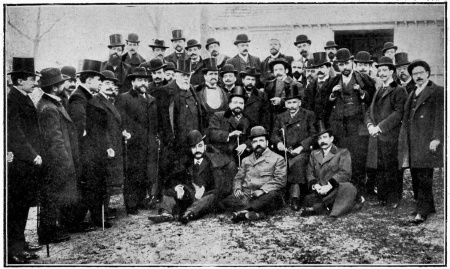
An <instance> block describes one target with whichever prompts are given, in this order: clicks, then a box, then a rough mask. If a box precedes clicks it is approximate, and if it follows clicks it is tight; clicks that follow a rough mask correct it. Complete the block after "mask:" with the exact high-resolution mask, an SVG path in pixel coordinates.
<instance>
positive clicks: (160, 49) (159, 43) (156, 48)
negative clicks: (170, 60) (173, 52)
mask: <svg viewBox="0 0 450 269" xmlns="http://www.w3.org/2000/svg"><path fill="white" fill-rule="evenodd" d="M148 46H149V47H150V48H152V53H153V54H152V59H154V58H159V59H161V60H162V61H163V63H166V60H165V59H164V54H166V49H168V48H169V47H166V46H165V42H164V40H162V39H154V40H153V44H151V45H148Z"/></svg>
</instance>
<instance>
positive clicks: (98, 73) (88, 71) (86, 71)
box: [77, 70, 105, 79]
mask: <svg viewBox="0 0 450 269" xmlns="http://www.w3.org/2000/svg"><path fill="white" fill-rule="evenodd" d="M77 74H80V75H81V74H94V75H96V76H100V78H101V79H103V78H104V77H105V76H104V75H103V74H102V73H100V72H98V71H95V70H85V71H80V72H77Z"/></svg>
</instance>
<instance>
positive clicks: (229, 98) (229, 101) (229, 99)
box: [228, 95, 246, 104]
mask: <svg viewBox="0 0 450 269" xmlns="http://www.w3.org/2000/svg"><path fill="white" fill-rule="evenodd" d="M234 97H238V98H242V100H244V104H245V103H246V102H245V101H246V100H245V98H244V97H242V96H237V95H234V96H230V97H228V104H230V103H231V100H232V99H233V98H234Z"/></svg>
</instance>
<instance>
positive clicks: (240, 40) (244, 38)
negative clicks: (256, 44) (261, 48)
mask: <svg viewBox="0 0 450 269" xmlns="http://www.w3.org/2000/svg"><path fill="white" fill-rule="evenodd" d="M250 41H251V40H250V39H248V36H247V35H246V34H240V35H237V37H236V40H235V41H234V44H235V45H237V44H239V43H248V42H250Z"/></svg>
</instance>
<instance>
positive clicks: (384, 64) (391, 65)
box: [374, 63, 395, 68]
mask: <svg viewBox="0 0 450 269" xmlns="http://www.w3.org/2000/svg"><path fill="white" fill-rule="evenodd" d="M374 66H375V68H378V67H380V66H390V67H393V68H395V65H394V64H388V63H381V64H380V63H378V64H375V65H374Z"/></svg>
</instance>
